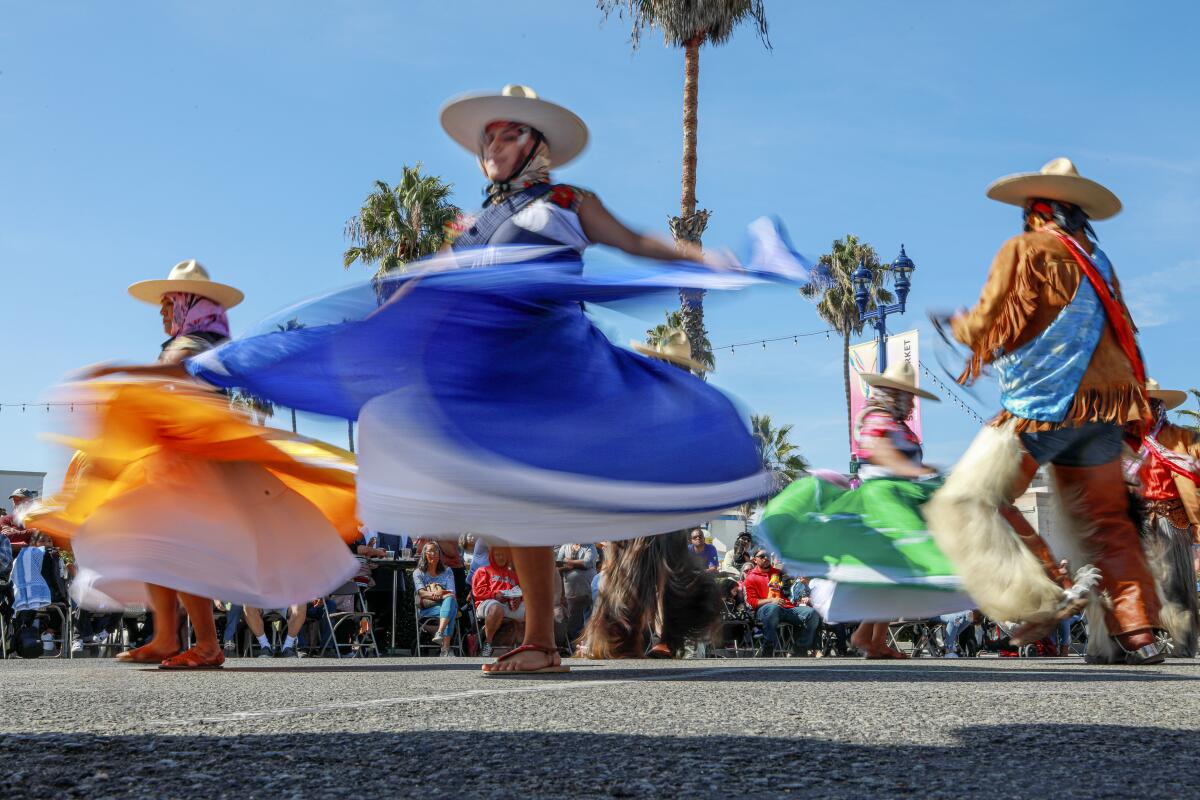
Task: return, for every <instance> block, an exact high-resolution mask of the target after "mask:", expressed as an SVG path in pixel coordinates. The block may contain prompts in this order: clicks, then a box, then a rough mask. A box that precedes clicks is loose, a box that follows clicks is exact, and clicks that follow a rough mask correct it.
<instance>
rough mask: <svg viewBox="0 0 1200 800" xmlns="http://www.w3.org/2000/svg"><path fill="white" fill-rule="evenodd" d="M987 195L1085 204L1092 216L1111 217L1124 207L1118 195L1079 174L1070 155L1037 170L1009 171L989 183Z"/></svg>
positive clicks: (1015, 200)
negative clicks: (1008, 173)
mask: <svg viewBox="0 0 1200 800" xmlns="http://www.w3.org/2000/svg"><path fill="white" fill-rule="evenodd" d="M987 196H988V197H990V198H992V199H993V200H999V201H1000V202H1001V203H1008V204H1010V205H1014V206H1021V207H1024V206H1025V205H1026V204H1027V203H1028V202H1029V201H1030V200H1031V199H1033V198H1040V199H1043V200H1057V201H1059V202H1060V203H1072V204H1074V205H1077V206H1079V207H1080V208H1082V209H1083V213H1085V214H1087V215H1088V218H1089V219H1108V218H1109V217H1113V216H1116V215H1117V213H1118V212H1119V211H1120V210H1121V201H1120V200H1118V199H1117V196H1116V195H1115V194H1113V193H1112V192H1111V191H1110V190H1109V189H1108V188H1107V187H1105V186H1102V185H1101V184H1099V183H1097V182H1096V181H1094V180H1092V179H1090V178H1085V177H1083V176H1082V175H1080V174H1079V170H1077V169H1075V164H1074V163H1073V162H1072V161H1071V159H1069V158H1056V159H1054V160H1053V161H1051V162H1049V163H1047V164H1046V165H1045V166H1044V167H1042V168H1041V169H1040V170H1038V171H1037V172H1018V173H1017V174H1016V175H1006V176H1005V177H1003V178H1001V179H1000V180H998V181H996V182H994V183H993V184H992V185H991V186H989V187H988V189H987Z"/></svg>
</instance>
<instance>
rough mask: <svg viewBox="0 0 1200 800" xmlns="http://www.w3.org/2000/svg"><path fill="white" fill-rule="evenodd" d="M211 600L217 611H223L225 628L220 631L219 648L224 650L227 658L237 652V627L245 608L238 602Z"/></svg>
mask: <svg viewBox="0 0 1200 800" xmlns="http://www.w3.org/2000/svg"><path fill="white" fill-rule="evenodd" d="M213 602H214V603H215V604H216V606H217V610H218V611H224V612H225V629H224V630H223V631H221V649H223V650H224V651H225V657H226V658H229V657H231V656H233V655H234V654H235V653H237V629H238V624H239V623H240V622H241V621H242V617H243V616H245V609H244V608H243V607H242V605H241V604H240V603H222V602H221V601H220V600H214V601H213Z"/></svg>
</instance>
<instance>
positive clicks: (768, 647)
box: [743, 549, 821, 657]
mask: <svg viewBox="0 0 1200 800" xmlns="http://www.w3.org/2000/svg"><path fill="white" fill-rule="evenodd" d="M782 578H783V575H782V573H781V572H780V571H779V570H778V569H776V568H774V567H772V566H771V558H770V556H769V555H768V554H767V551H766V550H762V549H759V550H755V551H754V558H753V566H752V567H751V568H750V569H749V570H748V571H747V572H746V577H745V579H744V581H743V583H744V585H745V587H746V602H747V603H748V604H749V605H750V607H751V608H753V609H754V617H755V619H757V620H758V621H759V623H760V624H761V625H762V627H763V652H762V654H763V656H764V657H770V656H773V655H775V645H776V643H777V641H778V639H777V631H778V628H779V625H780V623H786V624H788V625H794V626H795V627H796V628H797V629H798V631H799V632H798V633H797V635H796V637H795V641H794V644H793V648H794V651H793V652H795V653H796V654H798V655H808V654H809V653H810V652H811V651H812V649H813V646H814V643H815V641H816V638H817V628H818V626H819V625H820V624H821V618H820V617H818V616H817V612H816V611H814V610H813V609H812V608H810V607H809V606H798V605H795V604H794V603H792V601H791V600H788V599H787V597H785V596H784V594H783V591H782ZM772 581H774V586H773V585H772Z"/></svg>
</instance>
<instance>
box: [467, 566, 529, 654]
mask: <svg viewBox="0 0 1200 800" xmlns="http://www.w3.org/2000/svg"><path fill="white" fill-rule="evenodd" d="M488 556H489V563H488V565H487V566H485V567H480V568H479V570H478V571H477V572H476V573H475V578H474V580H473V581H472V582H471V592H472V594H474V596H475V617H476V618H477V619H480V620H482V621H483V646H482V647H481V648H480V651H479V654H480V655H482V656H483V657H484V658H491V656H492V644H493V642H494V640H495V638H496V632H497V631H499V630H500V626H501V625H502V624H504V621H505V620H506V619H507V620H512V622H513V624H514V625H516V627H517V636H518V638H520V637H521V636H523V635H524V627H525V601H524V599H523V598H522V596H521V583H520V581H519V580H518V579H517V572H516V570H514V569H513V568H512V566H511V563H512V556H511V554H510V553H509V550H508V548H507V547H493V548H491V549H490V550H489V551H488Z"/></svg>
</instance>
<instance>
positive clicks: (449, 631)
mask: <svg viewBox="0 0 1200 800" xmlns="http://www.w3.org/2000/svg"><path fill="white" fill-rule="evenodd" d="M433 617H441V618H442V619H448V620H450V621H449V622H447V623H446V638H449V637H451V636H453V635H454V622H455V620H456V619H458V598H457V597H455V596H454V595H452V594H450V595H446V596H445V597H444V598H442V602H441V604H440V605H436V606H430V607H429V608H422V609H421V619H431V618H433Z"/></svg>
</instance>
